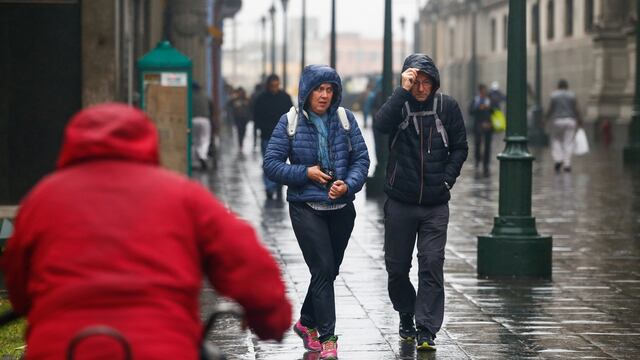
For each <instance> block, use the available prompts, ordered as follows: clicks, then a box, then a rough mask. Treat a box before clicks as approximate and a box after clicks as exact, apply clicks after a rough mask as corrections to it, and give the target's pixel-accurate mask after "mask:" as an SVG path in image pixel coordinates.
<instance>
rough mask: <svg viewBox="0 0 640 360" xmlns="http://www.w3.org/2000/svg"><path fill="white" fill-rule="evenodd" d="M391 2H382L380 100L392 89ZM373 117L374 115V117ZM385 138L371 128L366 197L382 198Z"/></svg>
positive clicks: (385, 157) (385, 164) (385, 149)
mask: <svg viewBox="0 0 640 360" xmlns="http://www.w3.org/2000/svg"><path fill="white" fill-rule="evenodd" d="M391 19H392V18H391V0H385V1H384V39H383V56H382V98H383V99H387V98H388V97H389V96H390V95H391V91H392V87H393V73H392V71H393V66H392V63H393V50H392V49H391V44H392V42H393V35H392V32H391V23H392V22H391ZM374 116H375V115H374ZM387 139H388V138H387V136H386V135H385V134H383V133H381V132H379V131H378V130H376V129H375V127H374V128H373V142H374V146H375V152H376V159H377V163H376V168H375V170H374V172H373V176H372V177H370V178H368V179H367V196H370V197H379V196H382V194H383V190H384V178H385V174H384V173H385V169H386V167H387V157H388V151H387V144H388V140H387Z"/></svg>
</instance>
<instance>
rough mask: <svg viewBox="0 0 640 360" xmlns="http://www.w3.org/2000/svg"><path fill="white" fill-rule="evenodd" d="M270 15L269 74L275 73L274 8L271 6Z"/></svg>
mask: <svg viewBox="0 0 640 360" xmlns="http://www.w3.org/2000/svg"><path fill="white" fill-rule="evenodd" d="M269 15H271V73H272V74H275V73H276V19H275V16H276V6H275V5H273V4H272V5H271V7H270V8H269Z"/></svg>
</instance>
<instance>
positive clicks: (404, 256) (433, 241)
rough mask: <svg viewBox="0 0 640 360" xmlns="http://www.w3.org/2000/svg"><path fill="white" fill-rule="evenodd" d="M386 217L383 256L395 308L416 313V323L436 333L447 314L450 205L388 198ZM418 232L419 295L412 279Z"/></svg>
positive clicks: (390, 295) (399, 310) (390, 294)
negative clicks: (446, 248) (446, 283)
mask: <svg viewBox="0 0 640 360" xmlns="http://www.w3.org/2000/svg"><path fill="white" fill-rule="evenodd" d="M384 217H385V221H384V230H385V231H384V252H385V255H384V259H385V265H386V268H387V274H388V275H389V282H388V287H389V297H390V298H391V303H393V308H394V309H395V310H396V311H398V312H403V313H415V319H416V326H417V327H418V328H422V329H424V330H428V331H429V332H430V333H431V334H433V335H435V334H436V333H437V332H438V331H439V330H440V327H441V326H442V319H443V317H444V275H443V272H444V247H445V245H446V243H447V226H448V224H449V205H448V204H442V205H436V206H419V205H415V204H407V203H403V202H399V201H396V200H393V199H387V201H386V203H385V204H384ZM416 234H417V238H418V242H417V245H418V246H417V247H418V293H417V294H416V291H415V288H414V287H413V284H411V280H409V269H411V260H412V258H413V249H414V247H415V246H416Z"/></svg>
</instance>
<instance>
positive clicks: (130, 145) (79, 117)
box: [57, 103, 159, 168]
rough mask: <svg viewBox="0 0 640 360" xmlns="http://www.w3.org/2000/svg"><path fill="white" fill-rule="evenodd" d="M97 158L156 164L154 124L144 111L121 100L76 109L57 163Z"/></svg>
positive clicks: (66, 131) (65, 134)
mask: <svg viewBox="0 0 640 360" xmlns="http://www.w3.org/2000/svg"><path fill="white" fill-rule="evenodd" d="M100 159H123V160H131V161H137V162H144V163H151V164H155V165H157V164H158V163H159V161H158V132H157V131H156V127H155V125H154V124H153V123H152V122H151V120H150V119H149V118H148V117H147V115H146V114H145V113H144V112H142V111H140V110H138V109H136V108H134V107H131V106H128V105H125V104H116V103H110V104H101V105H96V106H92V107H90V108H87V109H85V110H82V111H80V112H78V113H77V114H75V115H74V116H73V117H72V118H71V121H70V122H69V124H68V125H67V127H66V129H65V132H64V139H63V143H62V150H61V151H60V156H59V157H58V163H57V167H58V168H63V167H66V166H69V165H73V164H76V163H79V162H85V161H91V160H100Z"/></svg>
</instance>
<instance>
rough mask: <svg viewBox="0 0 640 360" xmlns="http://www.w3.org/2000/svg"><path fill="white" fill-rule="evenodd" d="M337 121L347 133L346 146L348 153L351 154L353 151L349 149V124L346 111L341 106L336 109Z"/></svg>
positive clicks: (351, 148)
mask: <svg viewBox="0 0 640 360" xmlns="http://www.w3.org/2000/svg"><path fill="white" fill-rule="evenodd" d="M338 119H340V125H341V126H342V128H343V129H344V131H345V132H346V133H347V144H348V145H349V152H351V151H352V150H353V147H351V124H350V123H349V118H348V117H347V111H346V110H345V109H344V108H343V107H342V106H339V107H338Z"/></svg>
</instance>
